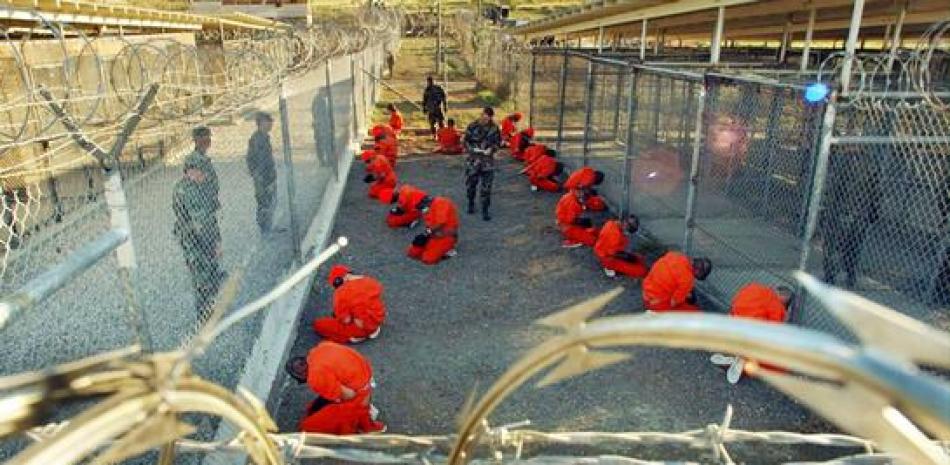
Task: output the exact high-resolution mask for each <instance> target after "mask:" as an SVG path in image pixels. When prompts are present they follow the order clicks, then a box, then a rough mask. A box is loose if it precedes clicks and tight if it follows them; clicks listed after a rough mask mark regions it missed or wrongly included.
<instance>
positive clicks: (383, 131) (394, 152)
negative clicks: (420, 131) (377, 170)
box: [370, 124, 399, 167]
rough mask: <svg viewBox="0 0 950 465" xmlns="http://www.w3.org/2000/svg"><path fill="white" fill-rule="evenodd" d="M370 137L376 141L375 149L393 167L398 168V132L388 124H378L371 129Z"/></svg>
mask: <svg viewBox="0 0 950 465" xmlns="http://www.w3.org/2000/svg"><path fill="white" fill-rule="evenodd" d="M370 135H372V136H373V139H374V140H375V141H376V142H375V144H374V145H373V149H374V150H376V152H377V153H380V154H382V155H383V156H385V157H386V159H387V160H388V161H389V164H390V165H392V166H393V167H395V166H396V158H397V157H398V156H399V139H397V138H396V132H395V131H393V128H391V127H390V126H389V125H387V124H377V125H376V126H373V128H372V129H370Z"/></svg>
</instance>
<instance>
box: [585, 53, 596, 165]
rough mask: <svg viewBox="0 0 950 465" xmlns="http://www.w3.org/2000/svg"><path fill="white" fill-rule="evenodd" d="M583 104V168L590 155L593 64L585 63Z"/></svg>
mask: <svg viewBox="0 0 950 465" xmlns="http://www.w3.org/2000/svg"><path fill="white" fill-rule="evenodd" d="M584 96H585V97H586V98H585V102H584V148H583V156H584V158H583V160H584V166H587V156H588V154H589V153H590V131H591V119H592V116H591V114H592V113H593V111H592V108H591V107H593V106H594V62H593V61H588V62H587V85H586V86H585V90H584Z"/></svg>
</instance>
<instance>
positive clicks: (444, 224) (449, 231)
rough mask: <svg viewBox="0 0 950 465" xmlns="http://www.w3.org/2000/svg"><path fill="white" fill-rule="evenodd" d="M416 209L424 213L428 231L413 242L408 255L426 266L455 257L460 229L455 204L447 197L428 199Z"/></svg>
mask: <svg viewBox="0 0 950 465" xmlns="http://www.w3.org/2000/svg"><path fill="white" fill-rule="evenodd" d="M416 208H417V209H418V210H419V211H420V212H422V221H423V222H425V226H426V230H425V232H424V233H422V234H419V235H418V236H416V237H415V238H414V239H413V240H412V244H411V245H410V246H409V250H407V251H406V255H408V256H409V257H410V258H414V259H416V260H419V261H421V262H422V263H425V264H426V265H435V264H436V263H438V262H439V261H441V260H442V259H443V258H446V257H453V256H455V254H456V252H455V244H456V243H457V242H458V227H459V219H458V209H457V208H455V204H454V203H452V201H451V200H449V199H447V198H445V197H426V198H424V199H422V201H421V202H419V205H418V206H417V207H416Z"/></svg>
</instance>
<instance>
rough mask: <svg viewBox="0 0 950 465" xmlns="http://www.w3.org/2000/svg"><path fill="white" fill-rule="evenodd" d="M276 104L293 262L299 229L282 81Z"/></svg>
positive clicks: (297, 245)
mask: <svg viewBox="0 0 950 465" xmlns="http://www.w3.org/2000/svg"><path fill="white" fill-rule="evenodd" d="M277 104H278V105H277V106H278V108H279V111H280V138H281V145H283V147H284V168H286V170H287V213H288V215H289V216H290V240H291V241H292V242H293V244H291V247H292V249H293V251H294V262H295V263H297V262H299V260H300V229H299V226H298V225H297V212H296V209H295V207H294V206H295V205H296V202H295V199H296V193H297V189H296V185H295V184H294V162H293V152H292V149H291V144H292V142H291V139H290V116H289V114H288V111H287V86H286V83H285V82H284V81H281V82H280V94H279V97H278V100H277Z"/></svg>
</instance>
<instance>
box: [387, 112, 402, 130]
mask: <svg viewBox="0 0 950 465" xmlns="http://www.w3.org/2000/svg"><path fill="white" fill-rule="evenodd" d="M403 123H404V120H403V119H402V113H399V110H396V111H394V112H392V113H390V114H389V127H391V128H393V132H394V133H396V134H399V133H400V132H402V125H403Z"/></svg>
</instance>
